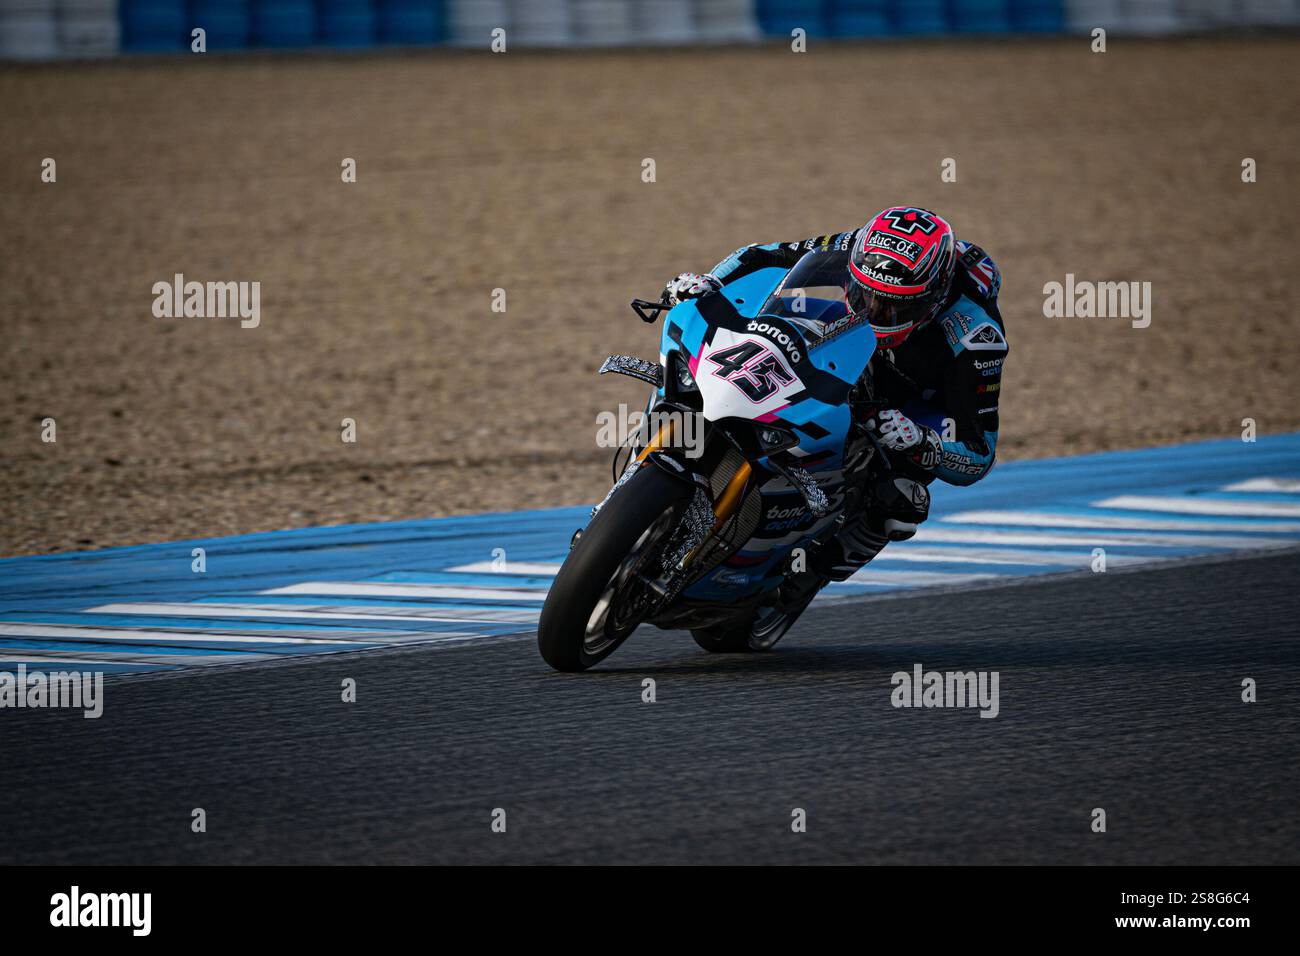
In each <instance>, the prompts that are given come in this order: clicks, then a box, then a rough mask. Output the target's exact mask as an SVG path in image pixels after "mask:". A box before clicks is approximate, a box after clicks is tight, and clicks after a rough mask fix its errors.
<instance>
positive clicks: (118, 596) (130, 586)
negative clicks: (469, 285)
mask: <svg viewBox="0 0 1300 956" xmlns="http://www.w3.org/2000/svg"><path fill="white" fill-rule="evenodd" d="M935 492H936V493H935V496H934V506H933V511H932V517H931V519H930V521H928V522H927V523H926V524H925V525H923V526H922V528H921V530H920V532H919V533H918V534H917V535H916V537H915V538H914V539H912V540H911V541H907V542H903V543H898V544H893V545H890V547H888V548H887V549H886V550H885V551H884V552H883V553H882V554H881V555H880V556H879V557H878V558H876V560H875V561H873V562H872V563H871V564H870V565H868V566H867V567H865V568H863V569H862V570H861V571H859V572H858V573H857V574H855V575H854V576H853V577H852V578H850V579H849V580H848V581H846V582H844V583H842V584H833V585H831V586H830V587H828V588H827V589H826V591H825V592H823V594H822V595H821V596H820V597H819V598H818V600H819V601H836V600H840V601H843V600H853V599H855V598H860V597H862V596H864V595H873V594H879V593H882V592H888V591H896V590H900V589H918V588H927V587H936V586H944V585H959V584H967V583H970V582H990V581H996V580H998V579H1010V578H1016V577H1023V576H1026V575H1037V574H1046V573H1051V572H1059V571H1065V570H1072V569H1088V568H1093V567H1094V566H1095V562H1096V560H1097V554H1098V549H1102V550H1103V551H1104V553H1105V566H1106V567H1107V568H1117V567H1128V566H1133V565H1140V564H1145V563H1149V562H1155V561H1161V560H1168V559H1170V558H1183V557H1189V556H1196V555H1208V554H1220V553H1224V552H1232V551H1247V550H1257V549H1267V548H1285V547H1293V546H1296V545H1298V544H1300V433H1297V434H1290V435H1275V436H1265V437H1263V438H1260V439H1259V440H1258V441H1257V442H1253V443H1246V442H1241V441H1236V440H1228V441H1214V442H1199V443H1196V444H1190V445H1180V446H1173V447H1168V448H1157V449H1143V450H1138V451H1126V452H1109V453H1102V454H1096V455H1086V456H1080V457H1075V458H1058V459H1046V460H1039V461H1025V462H1012V463H1008V464H1003V465H999V466H998V467H997V468H996V469H994V471H993V472H992V473H991V474H990V475H989V477H988V478H986V479H985V480H983V481H981V482H980V483H979V484H977V485H974V486H971V487H970V488H952V487H947V486H936V488H935ZM589 513H590V509H589V508H585V507H580V508H559V509H551V510H545V511H525V512H516V513H510V514H487V515H474V516H469V517H457V518H437V519H429V520H423V521H402V522H390V523H382V524H366V525H345V526H338V527H331V528H306V529H302V530H294V531H277V532H269V533H263V534H252V535H241V536H238V537H231V538H214V539H208V540H196V541H184V542H175V543H168V544H154V545H141V546H137V547H127V548H112V549H108V550H104V551H95V552H83V553H73V554H62V555H48V556H37V557H24V558H8V559H3V560H0V670H7V671H13V670H14V669H15V668H17V666H18V665H20V664H23V665H26V667H27V669H28V671H34V670H51V671H53V670H82V671H86V670H90V671H102V672H105V673H122V672H125V673H130V672H139V671H157V670H171V669H176V668H184V667H202V666H206V665H213V664H240V663H247V662H253V661H265V660H268V659H272V658H282V657H289V656H295V655H306V654H321V653H329V652H338V651H350V650H359V649H363V648H379V647H383V646H387V645H399V644H463V643H465V642H470V641H481V640H491V639H493V638H499V637H503V636H505V635H508V634H520V633H532V632H533V631H534V629H535V626H536V622H537V618H538V616H539V614H540V611H541V606H542V602H543V600H544V599H545V597H546V591H547V588H548V587H549V585H550V582H551V580H552V578H553V577H554V574H555V572H556V570H557V569H558V568H559V565H560V562H561V561H562V560H563V558H564V555H565V554H566V553H567V550H568V541H569V538H570V536H571V535H572V533H573V530H574V529H575V528H577V527H581V526H582V525H583V524H585V522H586V519H587V517H588V515H589ZM197 548H202V549H203V551H204V556H203V559H204V562H205V566H206V569H205V570H204V571H203V572H201V573H200V572H196V571H195V570H193V564H194V561H195V549H197Z"/></svg>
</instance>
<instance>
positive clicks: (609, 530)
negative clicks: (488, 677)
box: [537, 464, 692, 671]
mask: <svg viewBox="0 0 1300 956" xmlns="http://www.w3.org/2000/svg"><path fill="white" fill-rule="evenodd" d="M691 493H692V489H691V488H690V486H688V485H687V484H686V483H685V482H682V481H680V480H678V479H676V478H673V477H672V476H671V475H669V474H667V473H666V472H664V471H663V470H661V469H660V468H658V467H656V466H655V465H653V464H646V465H643V466H642V468H641V470H640V471H639V472H637V473H636V474H635V475H633V476H632V477H631V478H630V479H628V481H627V482H626V483H625V484H624V485H623V487H621V488H619V489H618V491H616V492H614V495H613V497H611V498H610V499H609V501H607V502H605V505H604V507H602V508H601V509H600V511H599V512H598V513H597V514H596V517H595V518H593V519H592V521H591V524H589V525H588V526H587V529H586V530H585V531H583V533H582V536H581V537H580V538H579V539H578V543H577V544H576V545H575V546H574V548H573V550H572V551H570V552H569V556H568V557H567V558H566V559H565V561H564V564H563V566H562V567H561V568H560V571H559V573H558V574H557V575H556V576H555V583H554V584H552V585H551V590H550V592H549V593H548V594H547V595H546V603H545V604H544V605H543V606H542V616H541V620H540V621H538V625H537V648H538V650H539V651H541V654H542V657H543V659H545V661H546V663H548V664H550V665H551V666H552V667H553V668H555V669H556V670H557V671H584V670H586V669H587V668H588V667H591V666H592V665H594V664H598V663H599V662H600V661H602V660H604V659H605V658H606V657H608V656H609V655H610V654H612V653H614V651H615V650H616V649H617V648H618V646H619V645H620V644H622V643H623V642H624V641H625V640H627V639H628V637H630V636H631V634H632V632H633V631H634V630H636V628H637V625H638V624H640V623H641V621H640V620H639V619H638V618H637V617H636V616H635V615H632V616H631V617H629V616H628V614H629V608H627V607H625V606H621V605H623V604H626V603H627V600H626V599H628V598H629V597H630V596H631V595H633V594H634V593H635V589H636V587H637V586H638V581H637V578H636V574H637V573H638V572H639V571H640V570H641V569H642V567H643V566H644V565H645V564H646V563H648V562H649V561H650V560H651V559H652V558H653V557H654V556H655V554H656V553H657V551H658V549H659V548H660V547H661V546H662V545H663V543H664V541H665V539H666V538H667V537H668V535H670V534H671V533H672V531H673V530H674V529H675V528H676V527H677V524H678V519H679V516H680V514H681V511H682V509H683V508H684V507H685V505H686V503H687V502H688V501H689V500H690V496H691Z"/></svg>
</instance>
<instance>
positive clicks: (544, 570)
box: [447, 561, 560, 578]
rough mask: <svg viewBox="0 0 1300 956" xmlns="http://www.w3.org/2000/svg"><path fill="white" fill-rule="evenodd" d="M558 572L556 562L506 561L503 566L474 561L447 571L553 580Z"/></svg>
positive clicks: (558, 566)
mask: <svg viewBox="0 0 1300 956" xmlns="http://www.w3.org/2000/svg"><path fill="white" fill-rule="evenodd" d="M559 570H560V564H559V562H558V561H557V562H549V561H507V562H506V563H505V564H504V565H497V564H496V563H495V562H492V561H475V562H474V563H473V564H461V565H458V566H456V567H454V568H448V569H447V571H449V572H454V573H458V574H531V575H533V576H535V577H539V578H553V577H555V575H556V574H557V573H558V572H559Z"/></svg>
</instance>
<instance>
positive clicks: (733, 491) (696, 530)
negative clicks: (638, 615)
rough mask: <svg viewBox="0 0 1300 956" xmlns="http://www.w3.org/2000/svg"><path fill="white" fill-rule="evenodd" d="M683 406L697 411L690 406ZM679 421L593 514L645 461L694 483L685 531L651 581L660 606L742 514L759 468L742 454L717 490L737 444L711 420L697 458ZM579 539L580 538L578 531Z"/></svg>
mask: <svg viewBox="0 0 1300 956" xmlns="http://www.w3.org/2000/svg"><path fill="white" fill-rule="evenodd" d="M661 407H662V406H661ZM674 410H678V409H674ZM681 411H682V412H683V413H684V414H695V413H694V412H691V411H689V410H681ZM679 427H680V426H679V424H678V417H677V416H671V415H670V416H667V417H666V419H665V421H664V423H663V424H662V425H661V426H660V427H659V429H658V431H657V432H656V433H655V434H654V436H653V437H652V438H651V439H650V440H649V441H648V442H647V443H646V445H645V447H644V448H642V449H641V450H640V451H639V452H637V453H636V454H634V455H633V456H632V457H631V458H630V459H629V461H628V463H627V466H626V468H624V470H623V473H622V474H621V475H620V476H619V478H618V480H617V481H616V482H614V486H613V487H612V488H610V490H609V494H607V495H606V496H605V501H602V502H601V503H600V504H599V505H597V506H596V507H595V508H594V509H593V510H592V514H593V515H595V514H596V513H597V512H599V511H600V509H601V508H602V507H604V505H605V502H607V501H609V499H610V497H611V496H612V495H613V494H614V492H616V491H617V490H618V489H619V487H621V486H622V485H623V484H624V483H625V482H627V481H628V480H629V479H631V477H632V476H633V475H635V474H636V473H637V472H638V471H640V470H641V469H642V468H644V467H655V468H661V469H663V470H664V471H666V472H668V473H669V474H670V475H672V476H673V477H675V478H677V479H679V480H681V481H682V482H683V483H685V484H687V485H689V487H690V488H691V498H690V501H689V502H688V503H687V505H686V507H685V509H684V510H683V511H682V514H681V518H680V520H679V529H680V530H679V534H678V536H677V538H676V540H675V541H674V542H673V543H672V545H671V546H670V549H669V550H667V551H665V553H664V555H663V557H662V559H661V561H660V574H659V575H658V577H656V578H655V579H654V580H652V581H647V582H646V583H647V585H648V586H649V587H650V588H651V590H653V591H654V592H655V594H656V595H657V600H656V601H655V605H656V610H657V609H658V608H662V607H664V606H666V605H667V604H668V603H669V602H670V601H672V599H673V598H675V597H676V596H677V595H678V594H680V593H681V591H682V589H683V588H684V587H685V586H686V584H687V583H688V582H689V581H690V577H691V568H692V565H693V562H694V561H695V559H696V558H697V557H698V556H699V555H700V553H701V552H702V551H703V550H704V546H705V545H706V544H708V542H709V540H710V538H712V537H713V535H714V534H716V533H717V532H718V530H720V529H721V528H722V527H723V526H725V525H726V523H727V522H728V521H729V520H730V519H731V518H732V517H733V516H734V515H735V514H736V511H737V509H739V507H740V504H741V502H742V501H744V499H745V493H746V491H747V490H748V488H749V485H750V482H751V480H752V478H753V474H754V469H753V466H752V465H751V464H750V462H749V461H748V460H747V459H745V458H743V457H740V456H739V455H736V456H735V457H737V458H739V459H740V460H739V462H738V463H736V464H734V470H733V471H732V473H731V474H730V475H728V476H726V477H725V482H724V483H723V484H722V487H721V489H720V490H719V491H718V493H717V494H716V495H714V494H713V493H712V489H713V487H714V486H715V485H716V484H717V483H718V481H723V479H722V477H721V476H719V475H718V474H717V471H718V469H719V468H722V467H733V466H732V465H731V464H729V463H728V462H727V459H728V452H732V451H733V450H734V446H733V445H732V443H731V440H730V439H729V438H728V437H727V435H726V433H725V432H724V431H722V430H721V429H720V428H715V427H712V426H710V425H708V424H707V423H706V425H705V428H706V431H705V438H704V447H703V450H702V453H701V454H700V455H699V457H697V458H693V459H691V458H687V457H686V456H685V455H684V454H683V451H684V448H683V446H682V444H681V443H680V442H678V441H677V440H676V439H677V437H678V435H677V429H678V428H679ZM574 540H575V542H576V540H577V537H576V536H575V539H574Z"/></svg>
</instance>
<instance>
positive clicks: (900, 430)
mask: <svg viewBox="0 0 1300 956" xmlns="http://www.w3.org/2000/svg"><path fill="white" fill-rule="evenodd" d="M867 427H868V428H870V429H872V430H873V431H874V432H875V433H876V437H878V438H879V439H880V443H881V444H882V445H884V446H885V447H886V448H888V449H890V450H891V451H906V452H910V454H909V456H908V457H910V458H911V459H912V461H913V462H915V463H916V464H917V465H918V466H920V467H921V468H925V469H926V470H929V469H931V468H933V467H934V466H935V465H937V464H938V463H939V455H940V454H941V453H942V451H943V443H942V442H941V441H940V440H939V436H938V434H937V433H936V432H935V430H934V429H933V428H927V427H926V426H924V425H918V424H917V423H916V422H914V421H912V420H911V419H910V418H908V417H907V416H906V415H904V414H903V413H902V412H900V411H899V410H898V409H896V408H887V409H885V410H884V411H882V412H878V413H877V414H876V415H875V417H873V418H871V419H870V420H868V421H867Z"/></svg>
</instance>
